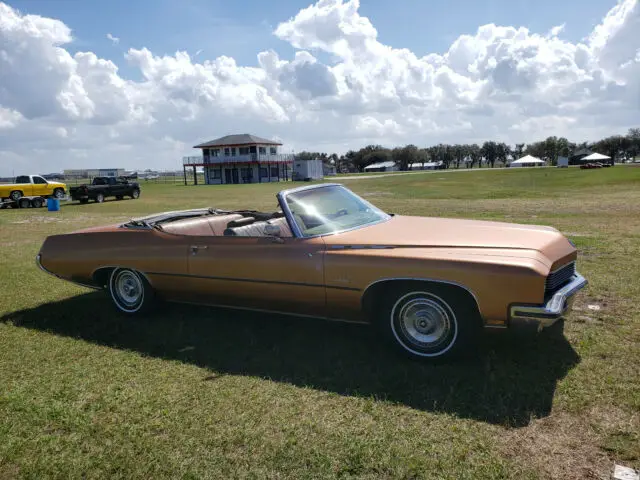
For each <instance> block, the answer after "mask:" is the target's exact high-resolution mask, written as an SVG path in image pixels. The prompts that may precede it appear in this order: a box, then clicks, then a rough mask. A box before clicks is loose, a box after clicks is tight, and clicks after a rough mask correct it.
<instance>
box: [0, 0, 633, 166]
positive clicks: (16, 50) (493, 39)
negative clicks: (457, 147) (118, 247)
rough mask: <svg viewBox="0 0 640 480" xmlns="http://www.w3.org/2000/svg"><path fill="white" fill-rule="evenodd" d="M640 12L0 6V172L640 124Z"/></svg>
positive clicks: (584, 7) (539, 1) (459, 2)
mask: <svg viewBox="0 0 640 480" xmlns="http://www.w3.org/2000/svg"><path fill="white" fill-rule="evenodd" d="M639 31H640V5H639V3H638V0H619V1H617V2H616V1H615V0H565V1H558V0H536V1H530V0H473V1H472V0H428V1H427V0H394V1H388V0H387V1H383V0H363V1H358V0H319V1H318V2H316V3H309V2H308V1H299V0H281V1H279V2H262V1H256V0H236V1H234V2H229V1H219V0H136V1H132V0H127V1H124V0H112V1H110V2H81V1H77V0H14V1H11V2H9V3H3V2H2V1H1V0H0V176H8V175H12V174H18V173H49V172H56V171H61V170H63V169H65V168H83V167H87V168H89V167H123V168H127V169H144V168H154V169H176V168H180V165H181V157H182V156H183V155H193V154H196V153H197V152H196V151H194V150H193V148H192V146H193V145H195V144H197V143H201V142H203V141H206V140H210V139H214V138H217V137H220V136H223V135H227V134H231V133H252V134H254V135H258V136H262V137H267V138H273V139H277V140H280V141H281V142H282V143H283V144H284V146H283V150H284V151H286V152H291V151H301V150H312V151H327V152H337V153H343V152H345V151H346V150H348V149H352V148H353V149H357V148H360V147H362V146H364V145H367V144H370V143H376V144H382V145H385V146H390V147H391V146H395V145H404V144H407V143H413V144H416V145H418V146H428V145H431V144H435V143H441V142H442V143H470V142H480V143H481V142H483V141H485V140H489V139H492V140H497V141H505V142H507V143H511V144H514V143H516V142H518V143H519V142H525V143H526V142H533V141H537V140H540V139H544V138H546V137H547V136H549V135H558V136H566V137H568V138H569V139H570V140H572V141H578V142H579V141H588V140H596V139H598V138H601V137H602V136H605V135H610V134H617V133H625V132H626V131H627V129H628V128H631V127H638V126H640V35H639V34H638V32H639Z"/></svg>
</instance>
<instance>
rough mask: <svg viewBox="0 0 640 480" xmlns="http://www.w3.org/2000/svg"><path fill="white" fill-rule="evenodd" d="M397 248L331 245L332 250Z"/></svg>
mask: <svg viewBox="0 0 640 480" xmlns="http://www.w3.org/2000/svg"><path fill="white" fill-rule="evenodd" d="M391 248H395V247H394V246H392V245H331V246H330V247H329V249H330V250H384V249H391Z"/></svg>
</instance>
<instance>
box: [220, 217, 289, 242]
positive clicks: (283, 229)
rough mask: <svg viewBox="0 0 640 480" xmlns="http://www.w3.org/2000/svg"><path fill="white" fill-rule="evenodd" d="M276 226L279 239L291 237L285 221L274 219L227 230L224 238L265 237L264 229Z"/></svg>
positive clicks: (283, 219)
mask: <svg viewBox="0 0 640 480" xmlns="http://www.w3.org/2000/svg"><path fill="white" fill-rule="evenodd" d="M268 224H271V225H277V226H279V227H280V236H281V237H292V236H293V235H292V234H291V229H290V228H289V224H288V223H287V219H286V218H284V217H282V218H274V219H271V220H268V221H266V222H254V223H252V224H250V225H242V226H239V227H233V228H227V229H226V230H225V231H224V235H225V236H238V237H266V236H267V235H266V233H265V231H264V228H265V227H266V226H267V225H268Z"/></svg>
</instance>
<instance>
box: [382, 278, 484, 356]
mask: <svg viewBox="0 0 640 480" xmlns="http://www.w3.org/2000/svg"><path fill="white" fill-rule="evenodd" d="M384 296H385V297H386V299H384V300H382V302H381V306H382V308H380V309H379V310H378V311H379V314H378V316H377V318H376V326H377V327H378V329H379V330H380V331H381V333H382V335H383V336H385V337H386V339H387V340H388V341H389V342H390V343H391V344H392V345H393V346H394V347H395V348H396V349H397V350H399V351H400V352H401V353H403V354H405V355H408V356H409V357H411V358H414V359H420V360H424V361H437V360H441V359H442V360H445V359H451V358H453V357H457V356H460V355H461V354H464V353H469V352H470V351H471V350H472V349H473V346H474V344H475V343H476V342H478V340H479V334H480V333H481V325H482V322H481V318H480V314H479V312H478V308H477V305H476V304H475V300H473V297H471V295H470V294H468V293H467V292H465V291H463V290H459V289H457V288H455V287H449V286H443V285H434V284H426V283H425V284H420V283H415V284H407V285H403V286H398V287H393V288H390V289H388V290H387V291H386V294H385V295H384Z"/></svg>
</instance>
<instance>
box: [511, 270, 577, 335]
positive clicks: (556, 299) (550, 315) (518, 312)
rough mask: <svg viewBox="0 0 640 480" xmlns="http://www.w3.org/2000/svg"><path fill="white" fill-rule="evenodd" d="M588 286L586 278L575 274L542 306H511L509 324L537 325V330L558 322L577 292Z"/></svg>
mask: <svg viewBox="0 0 640 480" xmlns="http://www.w3.org/2000/svg"><path fill="white" fill-rule="evenodd" d="M588 284H589V282H588V281H587V279H586V278H584V277H583V276H582V275H580V274H579V273H577V272H576V274H575V275H574V276H573V278H572V280H571V282H569V283H568V284H567V285H565V286H564V287H562V288H561V289H560V290H558V291H557V292H556V293H554V294H553V295H552V296H551V298H550V299H549V300H548V301H547V302H546V303H545V304H544V305H511V306H510V307H509V322H511V321H516V322H525V323H537V324H538V328H539V329H541V328H545V327H549V326H551V325H553V324H554V323H555V322H557V321H558V320H560V319H561V318H562V316H563V315H564V314H565V313H566V312H567V311H568V310H569V308H570V307H571V304H572V303H573V297H574V296H575V294H576V293H578V291H580V290H582V289H583V288H584V287H586V286H587V285H588Z"/></svg>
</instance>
